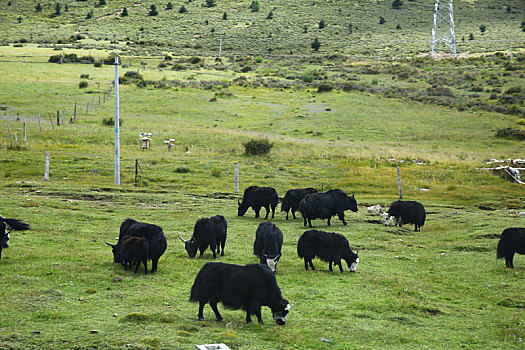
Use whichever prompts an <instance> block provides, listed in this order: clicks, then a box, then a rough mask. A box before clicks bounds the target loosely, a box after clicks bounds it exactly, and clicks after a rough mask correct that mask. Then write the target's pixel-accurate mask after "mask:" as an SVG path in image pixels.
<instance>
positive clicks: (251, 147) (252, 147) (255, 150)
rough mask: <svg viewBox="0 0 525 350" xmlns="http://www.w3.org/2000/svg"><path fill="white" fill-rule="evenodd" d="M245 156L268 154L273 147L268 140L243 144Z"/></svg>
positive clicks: (252, 140)
mask: <svg viewBox="0 0 525 350" xmlns="http://www.w3.org/2000/svg"><path fill="white" fill-rule="evenodd" d="M243 146H244V151H245V154H247V155H254V156H255V155H261V154H268V153H270V150H271V149H272V147H273V143H270V141H268V139H264V140H254V139H251V140H250V141H248V142H246V143H243Z"/></svg>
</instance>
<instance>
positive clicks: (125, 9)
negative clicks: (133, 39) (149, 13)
mask: <svg viewBox="0 0 525 350" xmlns="http://www.w3.org/2000/svg"><path fill="white" fill-rule="evenodd" d="M126 16H128V9H127V8H126V7H124V8H123V9H122V13H121V14H120V17H126Z"/></svg>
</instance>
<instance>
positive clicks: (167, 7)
mask: <svg viewBox="0 0 525 350" xmlns="http://www.w3.org/2000/svg"><path fill="white" fill-rule="evenodd" d="M166 10H173V4H172V3H171V1H170V2H168V4H167V5H166Z"/></svg>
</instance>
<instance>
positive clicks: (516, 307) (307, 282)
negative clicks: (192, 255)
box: [0, 45, 525, 349]
mask: <svg viewBox="0 0 525 350" xmlns="http://www.w3.org/2000/svg"><path fill="white" fill-rule="evenodd" d="M17 50H20V51H17ZM22 50H25V52H23V53H22V54H21V53H20V52H21V51H22ZM84 51H85V50H84ZM0 54H2V55H3V57H6V58H8V61H11V62H4V63H3V64H2V66H1V68H0V76H2V79H1V81H0V91H2V94H1V95H0V106H1V108H2V111H1V113H0V143H1V145H2V150H1V151H0V164H1V166H0V184H1V185H0V191H1V198H2V207H1V215H2V216H3V217H8V218H10V217H14V218H18V219H22V220H24V221H26V222H28V223H30V224H31V225H32V227H33V230H32V231H27V232H13V233H12V234H11V242H10V243H11V244H10V245H11V246H10V247H9V248H8V249H5V250H3V251H2V259H1V260H0V267H1V269H0V284H1V285H0V290H1V291H2V292H1V298H0V349H4V348H5V349H28V348H38V349H72V348H74V349H194V348H195V344H204V343H214V342H224V343H226V344H227V345H228V346H229V347H230V348H232V349H353V348H365V349H377V348H392V349H397V348H407V349H412V348H432V349H433V348H436V349H438V348H445V347H447V348H459V347H465V348H486V349H489V348H498V349H520V348H522V347H523V345H522V343H523V340H524V338H525V326H524V316H523V307H524V302H525V300H524V297H523V291H524V290H525V283H524V282H523V275H524V271H525V258H524V257H523V256H522V255H521V256H520V255H518V256H516V257H515V262H514V265H515V266H516V268H515V269H514V270H511V269H506V268H505V263H504V262H503V261H497V260H496V259H495V251H496V245H497V241H498V240H497V235H498V234H500V233H501V231H502V230H503V229H504V228H506V227H511V226H523V218H520V217H518V215H517V213H518V212H519V211H525V204H524V200H525V191H524V189H523V186H521V185H518V184H515V183H511V182H508V181H505V180H503V179H502V178H500V177H499V176H497V175H494V174H491V173H489V172H487V171H484V170H479V169H477V168H482V167H486V164H485V161H486V160H488V159H491V158H498V159H507V158H519V157H521V158H523V156H522V155H523V153H524V147H525V146H524V145H523V141H517V140H509V139H504V138H496V137H495V132H496V130H497V129H501V128H506V127H512V128H520V127H521V126H520V124H519V121H520V119H519V116H518V115H519V113H520V112H519V108H522V102H520V100H519V97H518V98H516V99H515V100H514V101H515V102H513V103H515V104H516V105H517V106H518V107H516V108H518V110H517V112H516V113H515V114H517V115H513V114H509V113H505V114H502V113H497V112H491V111H486V110H477V109H476V107H475V106H472V107H469V108H467V109H462V108H449V107H448V106H447V105H438V104H436V103H429V102H428V101H426V103H422V102H418V101H415V100H411V99H409V98H408V97H406V96H405V97H403V96H401V95H393V96H390V97H389V98H388V97H386V95H387V94H386V93H385V92H380V91H376V90H374V89H375V87H381V88H383V89H384V90H385V91H394V89H397V88H398V87H400V86H404V85H412V90H413V91H416V92H417V91H425V90H426V89H427V88H428V86H429V85H427V84H430V83H429V82H428V81H429V79H431V78H434V79H435V78H436V77H435V76H433V77H427V76H423V73H424V72H428V70H425V69H430V68H425V67H421V69H420V70H418V71H416V68H415V67H416V64H417V62H415V63H414V65H412V64H411V63H410V62H408V63H406V64H405V65H404V66H397V65H396V64H393V65H388V66H375V65H371V66H364V67H361V66H353V68H351V69H352V70H350V71H344V70H338V71H337V72H339V73H337V74H340V72H343V73H345V74H348V75H354V74H355V75H356V77H357V78H356V79H359V84H362V85H360V86H362V87H363V89H352V90H349V91H345V90H343V89H339V88H335V89H334V90H333V91H331V92H325V93H319V92H317V86H318V85H306V86H305V85H301V84H300V81H301V79H295V80H291V79H287V78H286V77H285V76H277V77H274V78H275V80H276V81H277V82H276V83H275V85H273V86H270V85H260V86H258V87H256V86H255V83H256V82H257V81H258V80H257V79H263V78H264V79H270V75H261V76H257V74H259V73H255V72H253V71H252V72H247V73H239V72H238V71H236V70H235V69H230V68H232V67H234V66H233V65H234V63H231V64H232V66H231V67H230V68H228V69H226V70H217V69H211V68H210V67H211V65H212V64H213V63H211V61H212V60H211V59H207V60H206V61H205V64H204V66H203V67H200V68H198V67H192V68H188V69H186V70H184V71H176V70H172V69H168V70H162V71H159V70H146V71H145V72H142V71H141V72H140V73H141V74H143V77H144V79H145V80H146V81H148V83H147V84H146V86H145V87H143V88H139V87H137V86H136V85H134V84H125V85H124V84H122V85H120V98H121V103H120V117H121V119H122V120H123V124H122V127H121V129H120V130H121V135H120V139H121V167H122V172H121V181H122V184H121V185H119V186H117V185H114V181H113V176H114V175H113V174H114V173H113V171H114V170H113V169H114V168H113V154H114V145H113V140H114V128H113V127H112V126H104V125H103V124H102V120H103V119H104V118H110V117H113V115H114V99H113V97H111V98H110V99H109V100H105V101H104V100H102V101H101V104H100V106H98V98H99V96H103V93H104V92H107V91H108V88H109V86H110V84H111V81H112V80H113V79H114V67H113V66H102V67H100V68H96V67H94V66H93V65H80V64H79V65H73V64H62V65H58V64H51V63H24V62H23V60H22V59H21V57H22V56H23V57H25V58H26V60H27V61H33V62H45V61H47V58H48V57H49V55H51V54H53V51H52V50H48V49H44V48H37V47H35V46H31V45H28V46H25V47H23V48H13V47H12V46H8V47H5V46H4V47H2V48H1V50H0ZM84 54H86V52H84ZM17 55H18V56H17ZM20 55H22V56H20ZM106 55H107V53H106V52H98V51H95V50H94V51H93V56H95V57H105V56H106ZM496 59H498V57H497V56H496V57H495V58H494V60H496ZM17 60H20V61H21V63H18V62H14V61H17ZM155 60H157V61H156V62H160V61H161V60H162V58H159V57H156V58H155V59H154V60H153V61H155ZM493 62H494V61H491V59H490V58H488V59H487V61H483V60H481V61H475V60H474V61H468V62H467V61H463V63H461V62H460V63H458V67H449V66H448V65H452V63H449V62H443V63H435V64H434V63H429V62H427V63H424V64H425V65H427V66H426V67H434V68H435V69H438V72H452V73H442V74H441V75H442V78H443V79H445V78H447V77H450V76H453V75H455V74H457V72H458V71H459V70H461V69H466V66H465V65H467V64H469V65H471V67H473V69H472V70H473V71H475V72H476V71H477V72H480V73H479V74H480V76H476V77H475V78H474V79H475V80H474V81H473V84H480V85H484V84H485V81H486V79H487V80H488V78H486V77H488V76H492V75H494V76H497V75H499V74H503V73H505V72H510V73H509V74H508V75H506V76H505V82H503V81H501V82H500V84H501V85H499V86H498V88H500V89H503V91H502V93H501V94H499V95H507V94H506V93H505V91H507V89H508V88H510V87H511V86H514V85H516V86H521V85H520V84H521V82H520V80H519V79H520V74H522V73H521V72H522V70H521V68H519V69H517V70H514V71H506V70H504V67H505V64H507V62H506V61H502V62H499V63H497V62H498V61H497V60H496V63H493ZM519 62H522V61H516V62H515V63H513V64H516V65H518V67H521V66H520V64H521V63H519ZM325 63H326V62H325ZM226 64H229V63H228V62H226ZM261 64H265V62H264V61H263V62H262V63H261ZM281 64H282V66H279V67H278V68H277V69H285V68H286V67H285V66H286V64H284V63H281ZM148 66H149V65H148ZM301 67H304V68H305V69H310V71H309V72H310V73H311V72H312V71H313V70H315V69H317V68H316V64H315V63H314V64H312V66H311V67H310V68H307V67H305V66H303V65H301ZM400 67H401V68H403V69H413V70H414V75H416V73H417V74H421V76H418V78H417V80H415V81H414V82H408V81H406V80H403V79H392V76H393V75H395V73H393V71H394V70H396V69H400ZM263 68H264V69H267V68H266V67H260V69H263ZM301 69H302V68H301ZM318 69H319V70H321V71H329V70H328V69H326V66H321V67H320V68H318ZM365 69H366V70H372V69H376V70H378V71H377V72H376V73H371V72H369V71H368V72H364V70H365ZM129 70H132V69H131V68H125V67H122V70H121V77H122V76H123V75H124V73H125V72H126V71H129ZM133 70H136V68H133ZM267 73H268V74H271V72H269V71H267ZM292 73H293V74H294V75H296V76H302V73H303V72H301V71H295V70H292V69H291V68H288V73H287V74H292ZM485 73H486V75H485ZM464 74H465V72H463V73H461V76H463V75H464ZM81 75H89V77H88V78H85V79H81V78H80V76H81ZM284 75H286V74H284ZM240 76H243V77H245V79H246V81H248V82H250V84H241V83H235V84H234V83H233V82H234V81H235V79H239V77H240ZM339 78H340V79H343V78H341V77H339ZM81 80H85V81H87V82H88V87H87V88H84V89H81V88H79V82H80V81H81ZM241 80H242V79H241ZM287 80H288V81H290V82H291V83H290V84H291V86H284V85H282V86H281V85H279V84H280V83H282V82H285V81H287ZM374 80H378V82H377V83H373V81H374ZM451 80H452V79H451ZM501 80H503V78H501ZM237 82H239V80H237ZM318 83H322V81H321V82H318ZM450 86H451V89H453V91H454V94H455V95H457V96H462V94H464V96H468V95H471V93H470V92H469V90H468V89H469V88H470V85H463V84H456V85H450ZM484 86H485V87H487V86H488V84H486V85H484ZM485 94H487V95H488V94H490V92H485V91H482V92H480V95H485ZM499 95H498V96H499ZM482 97H483V96H481V97H479V98H482ZM470 98H473V99H475V98H478V97H470ZM75 101H77V118H76V120H75V122H74V123H71V122H69V118H70V117H71V116H72V114H73V106H74V103H75ZM88 101H89V102H91V101H94V102H95V103H94V104H95V106H94V108H93V109H92V110H91V109H90V110H89V112H88V113H86V104H87V102H88ZM520 103H521V104H520ZM57 110H59V111H60V113H62V110H65V120H64V121H63V122H62V125H61V126H57V125H56V111H57ZM38 113H40V117H41V122H42V129H43V131H42V134H40V130H39V125H38V120H37V115H38ZM50 117H51V120H52V121H53V122H54V123H53V126H51V122H50ZM23 122H26V130H27V141H25V142H24V141H23V138H22V135H23ZM7 125H9V128H10V130H11V139H10V138H9V134H8V131H7V129H8V128H7ZM140 132H151V133H153V140H152V146H151V148H150V149H149V150H141V148H140V145H139V133H140ZM15 133H16V137H17V139H18V143H16V142H15V135H14V134H15ZM170 137H173V138H175V139H176V144H175V146H174V147H173V148H172V150H171V151H170V152H168V150H167V147H166V145H165V144H164V143H163V139H164V138H170ZM263 137H266V138H268V139H269V140H270V142H272V143H273V144H274V146H273V149H272V150H271V152H270V154H269V155H266V156H247V155H244V148H243V142H246V141H248V140H250V139H252V138H257V139H258V138H263ZM11 140H13V145H12V146H11ZM186 148H188V149H189V151H190V153H186V152H185V149H186ZM45 153H50V155H51V166H50V181H49V182H45V181H44V179H43V178H44V157H45ZM136 159H137V160H138V161H139V163H140V165H141V168H142V170H143V172H144V173H140V172H139V177H138V184H137V186H135V185H134V176H135V166H134V165H135V160H136ZM416 159H421V160H423V161H424V163H425V164H424V165H418V164H415V163H414V162H413V160H416ZM234 162H239V164H240V187H241V191H242V190H243V189H244V188H245V187H247V186H249V185H252V184H257V185H261V186H273V187H275V188H276V189H277V191H278V193H279V195H280V196H283V195H284V193H285V192H286V190H287V189H289V188H295V187H309V186H315V187H317V188H320V187H321V186H323V187H324V189H329V188H342V189H344V190H345V191H347V192H348V193H352V192H354V193H355V196H356V199H357V202H358V204H359V211H358V212H357V213H350V212H348V213H347V221H348V223H349V224H348V226H343V225H342V224H341V223H340V221H339V220H332V222H333V225H332V226H331V227H327V226H326V222H325V221H324V220H315V221H314V225H315V228H317V229H321V230H327V231H334V232H339V233H342V234H344V235H345V236H346V237H347V238H348V240H349V241H350V245H351V247H352V248H353V249H354V250H359V255H360V263H359V266H358V268H357V273H355V274H352V273H350V272H348V271H347V272H345V273H343V274H340V273H339V272H329V271H328V264H327V263H324V262H321V261H319V260H316V261H314V264H315V266H316V268H317V270H316V271H305V270H304V264H303V262H302V261H301V260H300V259H299V258H298V257H297V253H296V244H297V240H298V238H299V236H300V235H301V234H302V233H303V232H304V231H305V228H304V227H303V225H302V220H299V219H298V220H295V221H292V220H289V221H286V220H285V216H284V214H283V213H277V214H276V217H275V220H274V222H275V223H276V224H277V225H278V226H279V227H280V228H281V230H282V231H283V234H284V246H283V257H282V258H281V260H280V262H279V265H278V271H277V281H278V283H279V285H280V287H281V290H282V292H283V296H284V297H285V298H287V299H288V300H289V301H290V303H291V305H292V310H291V312H290V315H289V317H288V320H287V324H286V325H285V326H283V327H279V326H277V325H275V324H274V322H272V320H271V313H270V312H269V310H268V309H267V308H265V309H263V319H264V320H265V321H266V323H265V325H259V324H245V322H244V319H245V314H244V313H243V312H242V311H228V310H225V309H224V308H223V307H222V306H219V309H220V311H221V313H222V315H223V317H224V318H225V321H224V322H222V323H218V322H215V321H214V320H213V313H212V311H211V309H210V308H209V307H206V308H205V313H204V317H205V319H206V321H204V322H199V321H197V305H195V304H191V303H190V302H189V301H188V298H189V291H190V288H191V285H192V283H193V280H194V278H195V275H196V274H197V272H198V270H199V269H200V268H201V267H202V265H203V264H204V263H205V261H210V260H211V254H210V252H209V251H207V253H206V254H205V259H204V260H201V259H195V260H189V259H188V258H187V254H186V252H185V251H184V249H183V244H182V242H180V240H179V239H178V238H177V236H178V235H181V236H183V237H184V238H186V239H187V238H189V237H190V235H191V232H192V229H193V225H194V223H195V221H196V220H197V219H198V218H200V217H206V216H211V215H215V214H222V215H224V216H225V217H226V219H227V220H228V224H229V228H228V240H227V243H226V253H225V256H224V257H221V258H219V259H218V260H219V261H224V262H230V263H238V264H245V263H252V262H256V261H257V258H256V257H255V256H253V255H252V249H253V248H252V247H253V240H254V236H255V230H256V228H257V225H258V224H259V223H260V222H261V221H262V220H261V219H254V217H253V212H252V211H251V210H249V211H248V213H247V214H246V215H245V217H238V216H237V210H236V209H237V204H236V203H237V199H238V198H240V196H241V195H240V194H235V193H234V191H233V164H234ZM396 166H400V169H401V175H402V184H403V195H404V198H405V199H413V200H418V201H420V202H422V203H423V204H424V205H425V207H426V209H427V212H428V216H427V222H426V224H425V226H424V227H423V228H422V230H421V232H413V231H412V229H413V228H412V227H411V225H408V226H407V227H403V228H398V227H394V226H389V227H386V226H384V225H382V224H381V222H380V221H379V220H380V217H379V216H375V215H372V214H369V213H367V210H366V206H369V205H374V204H381V205H383V206H388V205H389V203H390V202H392V201H393V200H396V199H397V198H398V189H397V178H396ZM422 189H423V190H422ZM480 206H485V207H489V208H492V209H493V210H482V209H480ZM263 212H264V211H263ZM127 217H131V218H134V219H136V220H139V221H145V222H149V223H154V224H157V225H160V226H161V227H162V228H163V229H164V232H165V234H166V236H167V239H168V250H167V251H166V253H165V255H164V256H163V257H162V258H161V260H160V262H159V270H158V272H157V273H155V274H152V275H150V274H148V275H144V274H143V270H142V269H141V270H140V273H138V274H133V273H132V272H126V271H124V270H123V268H122V267H121V266H119V265H118V264H114V263H113V262H112V254H111V250H110V248H109V247H108V246H106V245H105V244H104V239H107V240H110V241H111V240H112V239H113V238H114V237H116V236H118V228H119V226H120V223H121V222H122V221H123V220H124V219H125V218H127ZM116 277H119V278H121V279H122V280H121V281H118V280H117V281H116V280H115V278H116ZM135 313H140V314H138V315H137V314H135ZM92 331H96V332H92ZM323 339H325V340H329V341H330V342H327V341H324V340H323Z"/></svg>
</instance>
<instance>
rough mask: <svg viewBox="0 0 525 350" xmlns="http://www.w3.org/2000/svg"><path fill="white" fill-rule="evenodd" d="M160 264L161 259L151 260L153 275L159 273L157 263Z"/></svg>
mask: <svg viewBox="0 0 525 350" xmlns="http://www.w3.org/2000/svg"><path fill="white" fill-rule="evenodd" d="M158 262H159V259H158V258H157V259H151V273H154V272H155V271H157V263H158Z"/></svg>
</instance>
